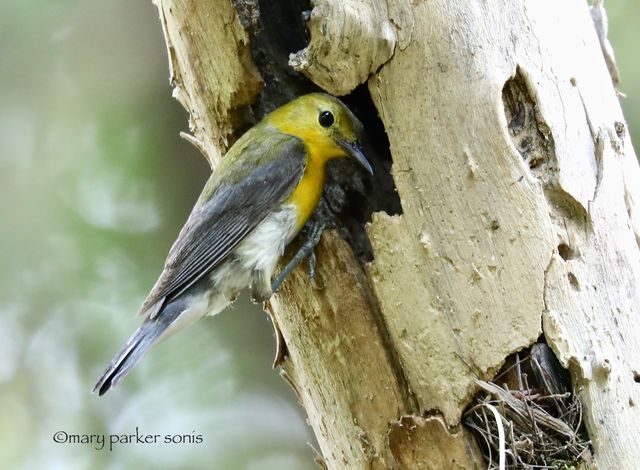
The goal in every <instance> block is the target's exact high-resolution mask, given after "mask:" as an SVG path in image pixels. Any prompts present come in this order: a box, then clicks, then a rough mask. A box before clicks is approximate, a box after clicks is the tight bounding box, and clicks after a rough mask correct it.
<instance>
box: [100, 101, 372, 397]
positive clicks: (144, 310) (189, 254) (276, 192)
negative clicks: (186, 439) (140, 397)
mask: <svg viewBox="0 0 640 470" xmlns="http://www.w3.org/2000/svg"><path fill="white" fill-rule="evenodd" d="M363 141H364V127H363V125H362V123H361V122H360V121H359V120H358V118H357V117H356V116H355V115H354V114H353V113H352V112H351V111H350V110H349V108H347V106H346V105H344V104H343V103H342V102H341V101H340V100H338V99H337V98H335V97H333V96H331V95H328V94H325V93H311V94H307V95H303V96H300V97H298V98H296V99H294V100H292V101H290V102H288V103H286V104H284V105H283V106H281V107H279V108H277V109H275V110H274V111H272V112H270V113H269V114H267V115H266V116H265V117H264V118H263V119H262V120H261V121H260V122H258V123H257V124H256V125H254V126H253V127H252V128H250V129H249V130H248V131H247V132H245V133H244V134H243V135H242V136H241V137H240V138H239V139H238V140H237V141H236V142H235V143H234V144H233V145H232V146H231V147H230V148H229V150H228V151H227V153H226V154H225V156H224V157H223V158H222V160H221V162H220V164H219V165H218V166H217V168H216V169H215V170H214V171H213V172H212V174H211V176H210V177H209V179H208V181H207V182H206V184H205V186H204V189H203V190H202V193H201V194H200V197H199V198H198V200H197V201H196V203H195V206H194V208H193V210H192V211H191V213H190V215H189V217H188V218H187V221H186V223H185V225H184V226H183V228H182V229H181V231H180V233H179V235H178V238H177V239H176V241H175V242H174V244H173V245H172V247H171V248H170V250H169V254H168V256H167V258H166V261H165V264H164V268H163V270H162V273H161V274H160V276H159V278H158V280H157V281H156V283H155V285H154V286H153V288H152V289H151V291H150V293H149V294H148V296H147V297H146V299H145V300H144V302H143V304H142V306H141V307H140V310H139V314H140V315H142V316H143V321H142V323H141V325H140V326H139V328H138V329H137V330H136V331H135V332H134V333H133V335H131V337H130V338H129V340H128V341H127V342H126V344H125V345H124V347H123V348H122V350H121V351H120V352H119V353H118V354H117V355H116V356H115V357H114V358H113V360H112V361H111V363H110V364H109V366H108V367H107V368H106V370H105V371H104V373H103V374H102V375H101V376H100V378H99V379H98V381H97V382H96V384H95V386H94V388H93V391H94V392H95V393H97V394H98V395H99V396H101V395H103V394H105V393H106V392H107V391H108V390H110V389H112V388H114V387H115V386H116V385H118V384H119V383H120V382H121V381H122V380H123V379H124V378H125V376H127V375H128V374H129V372H131V370H132V368H133V367H134V366H135V365H136V364H137V363H138V362H139V361H140V359H142V357H143V356H144V355H145V354H146V353H147V352H148V351H149V350H150V349H151V347H152V346H154V345H155V344H157V343H159V342H160V341H162V340H164V339H166V338H167V337H169V336H171V335H173V334H174V333H176V332H178V331H180V330H181V329H183V328H184V327H186V326H188V325H190V324H192V323H193V322H194V321H196V320H198V319H200V318H203V317H205V316H208V315H215V314H217V313H219V312H221V311H222V310H224V309H225V308H226V307H227V306H228V305H230V304H231V303H233V302H234V301H235V299H236V298H237V296H238V295H239V292H240V291H241V290H242V289H244V288H246V287H250V289H251V297H252V300H253V301H255V302H263V301H266V300H268V299H269V298H270V297H271V295H272V294H273V292H274V291H276V290H277V289H278V287H279V286H280V284H282V282H283V281H284V279H285V278H286V276H287V275H288V274H289V273H290V272H291V271H292V270H293V269H294V268H295V267H296V266H297V265H298V264H299V263H300V262H301V261H303V260H304V259H305V258H307V257H309V258H310V259H311V257H312V256H313V248H314V246H315V244H316V243H317V242H318V241H319V239H320V236H321V233H322V230H323V229H324V227H325V223H323V222H322V221H321V222H313V218H312V214H313V213H314V210H315V209H316V207H317V206H318V202H319V200H320V198H321V196H322V192H323V189H324V184H325V179H326V165H327V163H328V162H329V161H331V160H333V159H338V158H348V159H352V160H355V161H356V162H357V163H358V164H359V165H360V166H361V167H362V168H363V169H364V170H366V171H367V172H368V173H370V174H373V170H372V167H371V165H370V163H369V161H368V160H367V158H366V156H365V154H364V152H363V149H362V144H363ZM310 219H311V220H310ZM307 223H309V224H311V227H310V228H309V230H308V232H309V235H308V239H307V240H306V241H305V242H304V243H303V244H302V246H301V247H300V249H299V251H298V252H297V253H296V255H295V256H294V257H293V258H292V259H291V261H290V262H289V263H288V264H287V265H286V266H285V268H283V270H282V271H281V272H280V273H279V275H278V276H277V277H276V279H275V280H272V277H273V273H274V270H275V267H276V264H277V262H278V260H279V259H280V258H281V257H282V255H283V253H284V250H285V247H286V246H287V244H288V243H289V242H291V241H292V240H293V239H294V238H295V237H296V235H297V234H298V233H299V232H300V231H301V230H302V229H303V228H304V227H305V225H306V224H307ZM310 271H311V269H310Z"/></svg>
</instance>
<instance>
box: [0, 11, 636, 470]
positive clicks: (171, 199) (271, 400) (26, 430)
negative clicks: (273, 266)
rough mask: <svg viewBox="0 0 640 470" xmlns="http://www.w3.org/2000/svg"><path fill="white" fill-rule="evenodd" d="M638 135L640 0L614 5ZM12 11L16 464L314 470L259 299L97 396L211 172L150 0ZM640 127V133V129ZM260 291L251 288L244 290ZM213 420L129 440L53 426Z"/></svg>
mask: <svg viewBox="0 0 640 470" xmlns="http://www.w3.org/2000/svg"><path fill="white" fill-rule="evenodd" d="M607 8H608V12H609V19H610V34H609V35H610V38H611V41H612V43H613V46H614V48H615V52H616V56H617V59H618V65H619V67H620V70H621V76H622V83H621V85H620V89H621V90H622V91H623V92H624V93H626V94H627V98H625V99H622V104H623V106H624V109H625V113H626V116H627V118H628V121H629V124H630V132H631V135H632V137H635V139H638V136H640V67H639V66H638V63H637V61H636V45H637V38H638V35H637V32H636V21H635V20H637V19H638V18H639V17H640V4H639V3H638V2H636V1H635V0H618V1H616V2H614V1H608V2H607ZM2 10H3V14H2V16H0V44H2V51H1V52H0V77H1V78H0V80H1V81H2V87H1V88H0V100H1V101H0V102H1V103H2V106H0V184H1V185H2V188H3V197H2V198H0V211H1V213H2V214H5V223H4V224H3V229H2V231H1V232H0V242H1V243H2V247H3V249H2V264H1V265H0V266H1V267H0V281H1V282H0V357H2V358H3V360H2V361H0V402H1V403H2V408H1V409H2V416H1V418H2V419H0V442H1V443H2V446H1V447H0V467H2V468H64V469H75V468H91V467H94V466H98V467H100V468H102V467H104V468H109V469H119V468H132V467H133V466H134V465H135V466H138V467H139V468H178V467H179V468H224V469H231V470H233V469H236V468H237V469H267V470H268V469H304V468H315V465H314V464H313V463H312V451H311V450H310V448H309V446H308V445H307V444H306V443H307V441H310V440H312V437H311V435H310V431H309V430H308V428H307V426H306V424H305V420H304V417H303V415H302V414H301V410H300V409H299V407H298V405H297V403H296V402H295V399H294V397H293V394H292V392H291V391H290V390H289V388H288V386H287V385H286V384H285V383H284V381H282V380H281V379H280V378H279V377H278V374H277V373H276V372H274V371H272V370H271V367H270V365H271V361H272V359H273V355H274V341H273V337H272V331H271V327H270V325H269V323H268V321H267V318H266V316H265V315H264V314H263V313H262V312H259V311H258V310H257V309H255V308H251V307H250V306H249V305H248V304H247V303H246V302H244V303H242V302H239V304H238V305H237V306H236V307H235V308H233V309H232V311H230V312H226V313H224V314H222V315H220V316H218V317H216V318H215V319H208V320H205V321H201V322H199V323H198V324H197V326H196V327H193V328H191V329H189V330H187V331H185V332H184V333H181V334H180V335H177V336H176V337H175V338H172V339H171V340H170V341H169V342H168V343H165V344H161V345H160V346H159V347H158V348H157V349H156V350H155V351H154V352H153V356H152V357H153V359H152V360H149V359H147V360H145V361H143V362H142V363H141V364H140V365H139V366H138V368H137V369H136V370H135V371H134V373H133V374H132V375H131V376H130V377H129V378H128V379H127V380H126V381H125V383H123V384H122V385H121V386H120V387H119V388H118V389H116V390H115V391H112V392H110V393H109V394H107V395H106V396H105V397H102V398H98V397H97V396H95V395H92V394H91V393H90V389H91V386H92V385H93V383H94V380H95V379H96V378H97V377H98V375H99V374H100V373H101V372H102V368H103V367H105V366H106V364H107V362H108V361H109V360H110V359H111V357H112V355H113V354H114V353H116V352H117V348H118V347H119V346H120V345H121V344H122V343H123V342H124V341H125V340H126V338H127V337H128V335H129V334H130V333H131V332H133V331H134V329H135V328H136V327H137V325H138V321H139V320H138V318H136V317H135V316H134V315H133V313H134V312H135V311H137V309H138V306H139V304H140V302H141V300H142V299H143V298H144V296H145V295H146V293H147V291H148V289H149V288H150V287H151V285H152V284H153V282H154V281H155V277H156V275H157V274H158V273H159V271H160V269H161V267H162V262H163V260H164V257H165V255H166V253H167V250H168V248H169V246H170V244H171V242H172V241H173V239H174V238H175V236H176V233H177V232H178V230H179V228H180V227H181V225H182V223H183V222H184V220H185V218H186V216H187V214H188V212H189V210H190V208H191V206H192V204H193V202H194V200H195V198H196V196H197V194H198V193H199V192H200V189H201V187H202V184H203V182H204V181H205V179H206V178H207V176H208V173H209V169H208V167H207V165H206V163H205V161H204V159H203V158H201V157H200V156H199V155H198V154H197V153H196V152H195V150H194V149H193V148H192V147H191V146H190V145H188V144H187V143H185V142H183V141H181V140H180V139H179V138H178V136H177V135H178V132H179V131H180V130H182V129H184V128H185V126H186V115H185V113H184V112H183V110H182V109H181V108H180V106H179V105H178V104H177V102H175V101H174V100H173V99H172V98H171V97H170V88H169V86H168V83H167V82H168V80H167V74H168V73H167V64H166V54H165V50H164V41H163V38H162V33H161V28H160V25H159V24H158V20H157V12H156V9H155V7H154V6H153V5H152V4H151V2H130V1H127V0H112V1H109V2H104V1H98V0H85V1H84V2H72V1H69V0H66V1H56V2H51V1H45V0H5V1H4V2H3V9H2ZM636 141H637V140H636ZM245 298H246V296H245ZM136 426H137V427H138V428H139V429H140V432H142V433H145V434H161V435H164V434H187V435H194V434H196V435H197V434H200V435H202V437H203V442H202V443H200V444H195V443H194V444H155V445H154V444H128V445H124V444H123V445H120V446H116V447H115V448H114V449H113V451H111V452H109V451H108V450H100V451H98V450H93V449H92V446H91V445H90V444H56V443H54V442H53V434H54V433H55V432H56V431H66V432H67V433H74V434H103V433H106V434H108V433H112V434H128V433H132V432H135V428H136Z"/></svg>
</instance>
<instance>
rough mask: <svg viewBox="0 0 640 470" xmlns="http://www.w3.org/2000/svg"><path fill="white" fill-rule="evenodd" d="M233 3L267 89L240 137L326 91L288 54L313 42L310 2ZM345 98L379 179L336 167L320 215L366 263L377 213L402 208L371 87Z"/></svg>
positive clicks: (341, 163) (342, 162)
mask: <svg viewBox="0 0 640 470" xmlns="http://www.w3.org/2000/svg"><path fill="white" fill-rule="evenodd" d="M233 4H234V6H235V8H236V11H237V12H238V16H239V18H240V21H241V23H242V25H243V27H244V29H245V30H246V31H247V32H248V34H249V36H250V40H251V54H252V57H253V60H254V62H255V64H256V65H257V67H258V69H259V71H260V74H261V75H262V78H263V80H264V85H265V86H264V88H263V90H262V91H261V93H260V94H259V96H258V97H257V99H256V101H255V103H254V104H252V105H251V106H249V107H247V109H246V110H245V112H244V113H243V116H244V124H243V125H242V126H240V127H239V128H238V133H241V132H243V131H244V130H246V129H248V128H249V127H251V126H252V125H254V124H255V123H256V122H258V121H259V120H260V119H261V118H262V116H264V115H265V114H267V113H268V112H270V111H272V110H274V109H275V108H277V107H278V106H281V105H283V104H284V103H286V102H288V101H291V100H292V99H294V98H296V97H297V96H300V95H304V94H307V93H312V92H318V91H323V90H321V89H320V88H319V87H318V86H316V85H315V84H314V83H313V82H311V81H310V80H309V79H308V78H307V77H306V76H304V75H303V74H301V73H298V72H296V71H294V70H293V69H292V68H291V67H290V66H289V55H290V54H291V53H294V52H297V51H299V50H300V49H303V48H304V47H305V46H306V45H307V44H308V41H309V37H308V31H307V28H306V21H307V19H308V17H309V12H310V10H311V4H310V2H309V1H308V0H302V1H298V0H280V1H277V2H272V1H269V0H233ZM340 98H341V100H342V101H343V102H344V103H345V104H346V105H347V106H348V107H349V108H350V109H351V110H352V111H353V112H354V114H355V115H356V116H357V117H358V118H359V119H360V121H361V122H362V124H363V125H364V127H365V130H366V134H367V140H368V142H366V143H365V153H366V155H367V158H368V159H369V161H370V163H371V165H372V167H373V169H374V175H373V176H369V175H366V174H363V172H362V171H359V170H358V168H357V165H355V164H354V163H353V162H351V161H348V160H346V159H338V160H335V161H333V162H331V163H330V164H329V167H328V177H327V183H326V185H325V192H324V196H323V198H322V201H321V203H320V207H319V208H318V211H317V214H316V216H321V217H325V218H326V217H328V218H329V219H331V220H333V221H334V222H335V226H336V228H337V229H338V231H339V232H340V235H341V236H342V237H343V238H344V239H345V240H346V241H347V242H348V243H349V244H350V245H351V247H352V248H353V250H354V253H355V254H356V256H357V257H358V259H359V260H360V261H361V262H367V261H371V259H372V258H373V254H372V249H371V244H370V242H369V238H368V236H367V233H366V230H365V224H366V222H368V221H370V220H371V216H372V214H373V213H374V212H379V211H383V212H386V213H388V214H390V215H394V214H400V213H401V212H402V209H401V205H400V199H399V197H398V194H397V191H396V187H395V183H394V181H393V178H392V177H391V163H392V162H391V152H390V150H389V140H388V138H387V134H386V132H385V128H384V125H383V123H382V121H381V119H380V117H379V116H378V112H377V110H376V108H375V106H374V104H373V101H372V99H371V95H370V94H369V90H368V88H367V86H366V84H363V85H361V86H359V87H357V88H356V89H355V90H353V92H352V93H350V94H348V95H346V96H342V97H340Z"/></svg>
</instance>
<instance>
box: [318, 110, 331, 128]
mask: <svg viewBox="0 0 640 470" xmlns="http://www.w3.org/2000/svg"><path fill="white" fill-rule="evenodd" d="M318 122H319V123H320V125H321V126H322V127H331V125H332V124H333V114H331V111H322V112H321V113H320V116H319V117H318Z"/></svg>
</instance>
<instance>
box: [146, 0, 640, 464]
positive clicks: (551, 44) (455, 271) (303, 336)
mask: <svg viewBox="0 0 640 470" xmlns="http://www.w3.org/2000/svg"><path fill="white" fill-rule="evenodd" d="M156 2H157V5H158V8H159V11H160V19H161V22H162V25H163V28H164V32H165V38H166V42H167V47H168V52H169V58H170V64H171V83H172V85H173V87H174V95H175V96H176V97H177V98H178V99H179V100H180V102H181V103H182V104H183V105H184V106H185V108H186V109H187V110H188V111H189V113H190V115H191V120H190V124H191V131H192V134H193V135H192V136H186V138H187V139H189V140H190V141H192V142H193V143H194V144H196V145H197V146H198V147H199V148H200V149H201V150H202V152H203V153H204V154H205V156H207V158H208V159H209V161H210V162H211V163H212V165H213V166H215V164H216V162H217V160H218V158H219V156H220V155H222V154H223V153H224V151H225V149H226V148H227V147H228V145H229V144H230V143H231V141H232V139H233V138H234V136H237V135H238V133H239V132H240V131H241V130H243V129H244V128H245V127H246V125H247V124H250V123H251V122H252V121H254V120H255V119H256V118H257V117H259V116H258V115H259V114H261V112H262V111H263V109H264V108H268V107H269V106H271V105H272V104H273V103H276V102H277V101H278V100H281V99H283V98H284V97H287V96H286V95H287V94H290V95H291V96H293V95H295V94H297V93H300V92H303V91H306V90H307V89H310V85H309V82H307V81H305V80H304V79H302V78H300V75H296V74H295V73H293V71H292V68H293V69H295V70H296V71H298V72H302V73H303V74H304V75H305V76H306V77H307V78H308V79H310V80H311V81H312V82H313V83H315V84H316V85H318V86H320V87H321V88H322V89H324V90H326V91H328V92H330V93H333V94H336V95H344V94H347V93H350V92H351V91H352V90H354V89H355V88H356V87H357V86H358V85H359V84H361V83H364V82H366V84H367V86H368V90H369V92H370V95H371V97H372V99H373V103H374V104H375V108H376V110H377V112H378V114H379V116H380V118H381V119H382V123H383V124H384V130H385V131H386V134H387V135H388V138H389V142H390V151H391V156H392V159H393V166H392V170H391V171H392V176H393V182H394V184H395V187H396V188H397V193H398V195H399V197H400V202H401V206H402V213H401V214H396V215H389V214H387V213H385V212H377V213H375V214H374V215H373V218H372V221H371V223H370V224H368V225H367V228H366V230H367V233H368V236H369V239H370V242H371V250H372V255H373V260H372V261H370V262H369V263H367V264H366V265H364V266H363V265H362V263H361V262H360V261H359V259H358V257H356V256H355V255H354V254H353V252H352V250H351V248H350V247H349V245H348V244H347V243H345V241H343V239H342V238H341V237H340V236H339V235H338V234H337V233H336V232H329V233H327V234H325V236H324V237H323V239H322V242H321V244H320V245H319V248H318V250H317V254H318V279H319V281H320V283H321V284H323V285H324V289H322V290H314V289H311V288H310V286H309V281H308V279H307V277H306V275H305V271H304V269H302V268H300V269H298V270H297V271H296V272H295V273H294V274H293V275H292V277H291V278H290V279H289V280H288V281H287V282H286V283H285V285H284V286H283V289H282V291H281V292H279V293H278V294H276V295H275V296H274V298H273V299H272V301H271V302H270V310H271V312H272V314H273V317H274V321H275V323H276V324H277V328H279V331H280V332H281V334H282V338H283V339H284V345H282V346H283V354H282V357H281V358H280V362H279V365H280V367H281V371H282V374H283V376H285V378H286V379H287V380H288V381H289V382H290V383H291V385H292V386H293V388H294V389H295V390H296V392H297V394H298V396H299V398H300V401H301V402H302V405H303V406H304V407H305V409H306V412H307V414H308V416H309V423H310V425H311V426H312V428H313V430H314V431H315V434H316V436H317V439H318V442H319V445H320V450H321V453H322V457H323V459H324V462H325V463H326V466H327V467H328V468H331V469H342V468H394V467H395V468H408V469H413V468H458V467H459V468H485V467H486V464H485V463H484V462H483V459H482V456H481V454H480V452H479V448H478V446H477V445H476V443H475V441H474V438H473V436H472V435H471V433H470V432H468V431H467V430H466V429H465V428H464V427H463V426H462V425H461V416H462V413H463V411H464V409H465V407H467V406H468V405H469V403H470V401H471V400H472V398H473V396H474V394H475V393H476V392H477V387H476V385H475V382H474V380H475V379H482V380H490V379H491V378H492V377H493V376H494V375H495V373H496V372H497V371H498V370H499V369H500V368H501V366H502V364H503V363H504V361H505V358H506V357H507V356H509V355H510V354H512V353H514V352H516V351H519V350H521V349H523V348H525V347H527V346H530V345H531V344H532V343H534V342H535V341H536V339H537V338H538V337H539V336H540V335H541V334H544V336H545V337H546V340H547V343H548V344H549V345H550V346H551V348H552V349H553V351H554V352H555V354H556V356H557V357H558V359H559V360H560V362H561V363H562V365H563V366H565V367H567V368H568V369H569V370H570V372H571V377H572V382H573V386H574V389H575V390H576V392H577V394H578V396H579V398H580V399H581V400H582V403H583V406H584V417H585V421H586V426H587V431H588V434H589V437H590V439H591V441H592V445H593V451H594V458H595V462H596V464H597V466H598V468H602V469H613V468H616V469H633V468H636V467H637V462H638V461H640V445H638V435H640V434H639V433H640V424H639V423H640V407H639V406H636V404H638V403H640V393H639V392H638V390H639V388H640V385H638V382H640V328H638V327H637V321H638V320H637V319H638V315H639V314H640V249H639V248H640V223H639V220H638V214H637V212H635V210H634V201H635V202H636V203H637V201H640V192H639V191H640V187H639V186H638V182H639V181H640V169H639V167H638V163H637V160H636V157H635V154H634V151H633V148H632V145H631V141H630V139H629V135H628V133H627V132H626V130H625V129H626V126H625V124H624V118H623V116H622V112H621V109H620V106H619V103H618V100H617V96H616V91H615V89H614V86H613V85H612V81H611V77H610V76H609V74H608V70H607V65H606V64H605V60H604V58H603V54H602V51H601V48H600V44H599V42H598V35H597V34H596V29H595V28H594V24H593V22H592V18H591V16H590V14H589V10H588V6H587V4H586V3H585V2H583V1H577V0H573V1H571V0H568V1H565V2H554V1H551V0H519V1H506V0H503V1H494V2H479V1H477V0H476V1H472V0H462V1H459V2H450V1H447V0H432V1H429V2H425V1H421V0H416V1H400V0H385V1H383V0H368V1H364V2H363V1H362V0H315V1H314V2H313V5H314V8H313V10H312V11H311V14H310V17H309V18H308V24H307V26H308V30H309V35H310V42H309V44H308V46H307V47H306V48H304V49H302V50H300V51H298V52H296V53H295V54H293V55H292V56H291V58H290V64H289V65H287V64H286V55H285V56H284V57H285V58H284V60H285V63H282V60H283V59H282V57H283V55H282V51H278V50H276V49H277V48H273V47H272V44H273V43H275V42H276V41H277V40H279V39H278V38H280V39H281V38H282V37H283V36H286V35H287V34H288V31H289V29H295V28H294V27H295V23H296V21H297V19H298V18H297V10H296V9H300V7H299V5H294V4H296V3H297V2H294V1H292V0H290V1H286V0H282V1H280V2H277V5H273V4H270V2H268V1H267V0H264V1H258V0H237V1H235V2H233V3H232V1H231V0H206V1H204V0H156ZM292 12H294V13H295V14H293V13H292ZM278 15H280V16H278ZM287 15H288V16H287ZM274 25H276V26H277V25H279V27H274ZM278 35H279V36H278ZM276 36H278V37H276ZM285 42H286V41H285ZM294 42H295V41H294ZM250 43H251V44H250ZM287 44H291V41H289V42H288V43H287ZM257 47H259V48H261V49H260V50H257V49H256V48H257ZM286 52H294V50H289V51H286ZM270 54H272V55H270ZM278 61H280V62H278ZM261 75H262V77H263V79H264V81H265V82H266V87H264V85H265V83H263V82H262V80H261V78H260V77H261ZM283 84H284V85H283ZM288 85H290V86H288ZM263 87H264V90H262V89H263ZM278 87H280V88H278ZM274 89H275V90H278V91H277V93H271V94H270V90H274ZM261 90H262V92H261ZM256 100H258V104H259V106H257V107H256V106H254V107H253V108H249V107H248V105H250V104H251V103H254V102H256ZM261 106H262V108H261ZM252 113H253V114H255V116H254V115H252ZM376 170H377V171H384V169H382V170H381V169H380V167H379V166H376ZM634 183H635V184H634ZM371 197H374V196H371ZM456 466H457V467H456Z"/></svg>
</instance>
